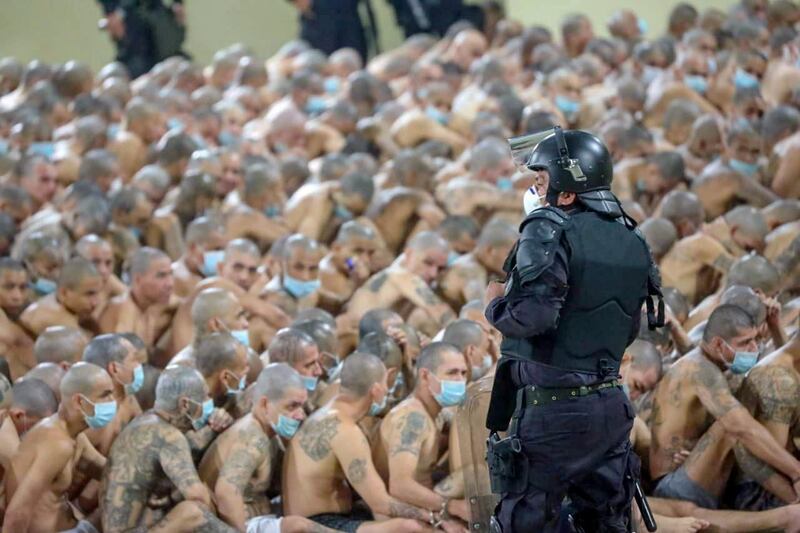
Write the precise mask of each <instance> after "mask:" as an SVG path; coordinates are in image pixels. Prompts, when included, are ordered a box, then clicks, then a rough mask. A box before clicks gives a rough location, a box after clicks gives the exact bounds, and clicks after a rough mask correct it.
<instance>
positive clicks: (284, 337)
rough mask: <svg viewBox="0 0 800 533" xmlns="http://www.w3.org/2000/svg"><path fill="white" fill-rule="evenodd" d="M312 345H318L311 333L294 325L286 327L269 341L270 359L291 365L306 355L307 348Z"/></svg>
mask: <svg viewBox="0 0 800 533" xmlns="http://www.w3.org/2000/svg"><path fill="white" fill-rule="evenodd" d="M311 346H316V343H315V342H314V338H313V337H311V335H309V334H308V333H306V332H305V331H301V330H299V329H297V328H294V327H291V328H284V329H282V330H280V331H279V332H278V333H277V334H276V335H275V337H273V338H272V341H271V342H270V343H269V348H268V351H269V360H270V361H272V362H275V363H289V364H290V365H291V364H293V363H294V362H295V361H297V360H298V359H300V358H301V357H303V356H305V350H306V349H307V348H309V347H311Z"/></svg>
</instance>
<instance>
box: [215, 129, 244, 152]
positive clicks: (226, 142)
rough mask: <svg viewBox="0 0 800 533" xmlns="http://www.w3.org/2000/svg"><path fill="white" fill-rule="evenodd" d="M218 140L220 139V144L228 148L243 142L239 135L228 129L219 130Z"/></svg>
mask: <svg viewBox="0 0 800 533" xmlns="http://www.w3.org/2000/svg"><path fill="white" fill-rule="evenodd" d="M217 140H218V141H219V144H221V145H222V146H225V147H227V148H233V147H236V146H239V143H240V142H241V139H239V137H237V136H236V135H234V134H233V133H231V132H230V131H227V130H222V131H221V132H219V135H218V136H217Z"/></svg>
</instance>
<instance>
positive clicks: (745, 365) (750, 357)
mask: <svg viewBox="0 0 800 533" xmlns="http://www.w3.org/2000/svg"><path fill="white" fill-rule="evenodd" d="M757 362H758V352H736V355H734V357H733V363H732V364H731V372H733V373H734V374H745V373H747V371H748V370H750V369H751V368H753V367H754V366H755V364H756V363H757Z"/></svg>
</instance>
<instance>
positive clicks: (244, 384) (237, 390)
mask: <svg viewBox="0 0 800 533" xmlns="http://www.w3.org/2000/svg"><path fill="white" fill-rule="evenodd" d="M231 375H233V377H236V374H234V373H233V372H231ZM225 387H226V388H227V389H228V390H227V391H226V392H227V393H228V394H238V393H240V392H242V391H243V390H244V389H245V387H247V376H242V377H240V378H239V382H238V383H237V384H236V388H235V389H232V388H230V386H228V383H227V382H226V383H225Z"/></svg>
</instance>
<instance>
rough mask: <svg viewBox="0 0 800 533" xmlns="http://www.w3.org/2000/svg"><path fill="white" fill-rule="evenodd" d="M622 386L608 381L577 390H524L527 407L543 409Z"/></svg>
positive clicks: (535, 388)
mask: <svg viewBox="0 0 800 533" xmlns="http://www.w3.org/2000/svg"><path fill="white" fill-rule="evenodd" d="M621 386H622V384H621V383H620V382H619V380H617V379H615V380H612V381H606V382H603V383H595V384H594V385H585V386H582V387H577V388H571V389H568V388H563V389H544V388H541V387H533V386H531V387H525V388H524V389H523V390H524V391H525V392H524V393H523V396H524V398H525V399H524V402H525V406H526V407H541V406H542V405H547V404H548V403H553V402H558V401H562V400H574V399H576V398H581V397H583V396H588V395H589V394H593V393H595V392H599V391H601V390H603V389H610V388H612V387H621Z"/></svg>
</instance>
